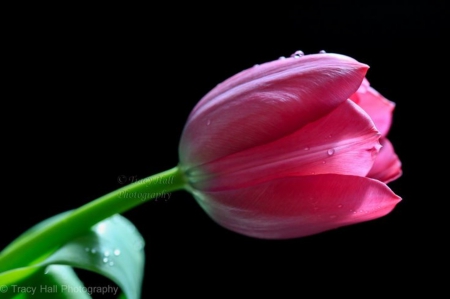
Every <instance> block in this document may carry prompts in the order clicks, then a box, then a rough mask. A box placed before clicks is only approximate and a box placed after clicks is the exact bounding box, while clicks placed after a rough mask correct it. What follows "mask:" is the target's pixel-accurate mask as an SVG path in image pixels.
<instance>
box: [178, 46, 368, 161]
mask: <svg viewBox="0 0 450 299" xmlns="http://www.w3.org/2000/svg"><path fill="white" fill-rule="evenodd" d="M367 69H368V67H367V66H366V65H364V64H361V63H359V62H357V61H356V60H353V59H352V58H349V57H346V56H343V55H338V54H319V55H307V56H304V57H301V58H298V59H296V58H288V59H285V60H279V61H273V62H269V63H266V64H263V65H260V66H258V67H253V68H251V69H249V70H246V71H244V72H241V73H239V74H237V75H235V76H234V77H232V78H230V79H228V80H226V81H225V82H224V83H222V84H219V85H218V86H217V87H216V88H214V89H213V90H212V91H211V92H210V93H209V94H207V95H206V96H205V97H204V98H203V99H202V100H201V101H200V102H199V104H198V105H197V106H196V107H195V108H194V110H193V111H192V113H191V115H190V116H189V119H188V121H187V124H186V127H185V128H184V131H183V135H182V137H181V142H180V147H179V152H180V161H181V165H183V167H184V168H185V169H188V168H190V167H193V166H198V165H200V164H204V163H207V162H211V161H213V160H216V159H219V158H222V157H225V156H227V155H231V154H234V153H237V152H240V151H243V150H245V149H248V148H251V147H254V146H258V145H261V144H266V143H269V142H271V141H274V140H277V139H279V138H281V137H283V136H286V135H289V134H291V133H293V132H295V131H296V130H298V129H300V128H301V127H303V126H305V125H306V124H308V123H310V122H313V121H315V120H317V119H319V118H321V117H323V116H325V115H326V114H328V113H330V112H331V111H332V110H333V109H335V108H336V107H337V106H338V105H340V104H341V103H342V102H344V101H346V99H347V98H349V97H350V96H351V95H352V94H353V93H354V92H355V91H356V90H357V89H358V87H359V86H360V84H361V81H362V80H363V78H364V76H365V73H366V71H367Z"/></svg>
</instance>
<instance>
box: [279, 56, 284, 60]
mask: <svg viewBox="0 0 450 299" xmlns="http://www.w3.org/2000/svg"><path fill="white" fill-rule="evenodd" d="M284 59H286V57H284V56H280V57H279V58H278V60H284Z"/></svg>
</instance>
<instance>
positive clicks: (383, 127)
mask: <svg viewBox="0 0 450 299" xmlns="http://www.w3.org/2000/svg"><path fill="white" fill-rule="evenodd" d="M350 99H351V100H352V101H354V102H355V103H357V104H358V105H359V106H360V107H361V108H363V109H364V111H366V112H367V114H369V115H370V117H371V118H372V120H373V122H374V123H375V126H376V127H377V129H378V131H380V133H381V135H382V136H383V137H384V136H386V135H387V133H388V131H389V129H390V127H391V124H392V113H393V111H394V108H395V103H393V102H391V101H389V100H387V99H386V98H385V97H383V96H382V95H381V94H380V93H379V92H378V91H376V90H375V89H373V88H372V87H370V85H369V81H367V79H364V81H363V83H362V84H361V86H360V88H359V89H358V91H357V92H356V93H354V94H353V95H352V96H351V97H350Z"/></svg>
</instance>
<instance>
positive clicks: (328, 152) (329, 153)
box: [327, 148, 334, 156]
mask: <svg viewBox="0 0 450 299" xmlns="http://www.w3.org/2000/svg"><path fill="white" fill-rule="evenodd" d="M327 154H328V156H333V155H334V149H332V148H330V149H329V150H327Z"/></svg>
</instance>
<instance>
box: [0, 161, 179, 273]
mask: <svg viewBox="0 0 450 299" xmlns="http://www.w3.org/2000/svg"><path fill="white" fill-rule="evenodd" d="M185 186H186V181H185V179H184V176H183V174H182V173H181V171H180V170H179V168H178V167H175V168H172V169H169V170H167V171H164V172H161V173H159V174H155V175H153V176H150V177H147V178H145V179H142V180H139V181H137V182H135V183H133V184H130V185H127V186H124V187H122V188H120V189H118V190H116V191H113V192H111V193H109V194H106V195H104V196H102V197H100V198H98V199H96V200H94V201H91V202H90V203H88V204H86V205H84V206H81V207H80V208H78V209H76V210H74V211H73V212H71V213H70V214H69V215H68V216H66V217H64V218H63V219H61V220H60V221H57V222H55V223H52V224H51V225H49V226H46V227H45V228H43V229H41V230H38V231H35V232H32V233H30V234H28V235H26V236H24V237H22V238H19V239H18V240H16V241H15V242H13V243H11V244H10V245H9V246H8V247H6V248H5V249H4V250H3V251H2V252H1V253H0V273H1V272H4V271H7V270H10V269H13V268H17V267H24V266H27V265H29V264H30V263H32V262H33V261H35V260H36V259H37V258H39V257H41V256H42V255H45V254H48V253H49V252H51V251H53V250H55V249H57V248H59V247H61V246H62V245H64V243H66V242H68V241H70V240H71V239H73V238H76V237H78V236H79V235H81V234H83V233H85V232H86V231H87V230H89V229H90V228H91V227H92V226H93V225H95V224H96V223H98V222H100V221H102V220H104V219H106V218H108V217H110V216H112V215H114V214H118V213H123V212H125V211H127V210H129V209H131V208H134V207H136V206H138V205H140V204H142V203H144V202H145V201H147V200H150V199H154V198H158V197H165V196H168V194H169V192H172V191H176V190H180V189H183V188H185Z"/></svg>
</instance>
